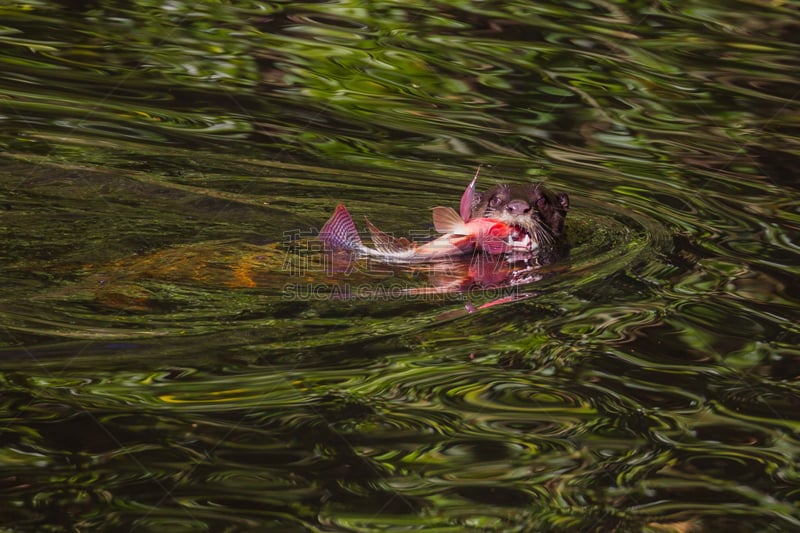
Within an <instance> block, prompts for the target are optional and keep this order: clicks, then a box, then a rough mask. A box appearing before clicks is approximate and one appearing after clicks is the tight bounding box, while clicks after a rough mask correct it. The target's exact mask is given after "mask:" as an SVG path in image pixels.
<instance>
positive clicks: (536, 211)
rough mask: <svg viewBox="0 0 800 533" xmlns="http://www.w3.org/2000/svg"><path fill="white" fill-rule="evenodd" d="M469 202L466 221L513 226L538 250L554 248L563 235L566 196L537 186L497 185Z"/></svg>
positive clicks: (567, 205)
mask: <svg viewBox="0 0 800 533" xmlns="http://www.w3.org/2000/svg"><path fill="white" fill-rule="evenodd" d="M469 200H471V201H470V202H469V203H470V204H471V205H470V206H469V213H470V218H477V217H487V218H494V219H497V220H500V221H501V222H504V223H506V224H508V225H511V226H516V227H518V228H519V229H521V230H522V231H523V232H524V233H526V234H527V235H528V237H529V238H530V239H531V240H532V241H533V242H536V243H538V244H539V246H540V247H541V248H547V247H553V246H556V245H558V244H559V242H560V241H561V240H562V237H563V235H564V222H565V220H566V217H567V211H568V210H569V196H567V194H566V193H563V192H559V193H554V192H552V191H550V190H549V189H547V188H545V187H544V186H543V185H542V184H541V183H531V184H527V185H525V184H516V183H501V184H498V185H495V186H494V187H492V188H491V189H489V190H488V191H486V192H483V193H479V192H475V193H474V195H472V197H471V198H469Z"/></svg>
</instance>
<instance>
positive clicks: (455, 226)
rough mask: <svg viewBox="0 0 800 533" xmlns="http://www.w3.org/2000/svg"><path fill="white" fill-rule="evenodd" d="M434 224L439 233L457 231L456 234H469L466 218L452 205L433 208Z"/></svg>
mask: <svg viewBox="0 0 800 533" xmlns="http://www.w3.org/2000/svg"><path fill="white" fill-rule="evenodd" d="M433 226H434V227H435V228H436V231H438V232H439V233H455V234H456V235H468V234H469V231H468V230H467V227H466V225H465V224H464V220H463V219H462V218H461V217H460V216H458V213H456V211H455V209H453V208H451V207H434V208H433Z"/></svg>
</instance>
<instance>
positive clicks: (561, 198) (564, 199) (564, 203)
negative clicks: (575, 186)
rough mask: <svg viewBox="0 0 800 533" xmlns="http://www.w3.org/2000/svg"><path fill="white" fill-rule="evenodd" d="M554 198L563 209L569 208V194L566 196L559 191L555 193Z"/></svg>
mask: <svg viewBox="0 0 800 533" xmlns="http://www.w3.org/2000/svg"><path fill="white" fill-rule="evenodd" d="M556 200H558V204H559V205H560V206H561V208H562V209H563V210H564V211H566V210H567V209H569V196H567V193H565V192H560V193H558V194H556Z"/></svg>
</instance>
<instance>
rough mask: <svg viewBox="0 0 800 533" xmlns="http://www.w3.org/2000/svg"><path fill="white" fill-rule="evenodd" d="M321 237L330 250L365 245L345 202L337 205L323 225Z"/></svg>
mask: <svg viewBox="0 0 800 533" xmlns="http://www.w3.org/2000/svg"><path fill="white" fill-rule="evenodd" d="M319 238H320V240H321V241H322V242H323V244H324V245H325V248H326V249H328V250H357V249H359V248H363V246H364V243H363V242H361V236H359V234H358V229H357V228H356V225H355V222H353V217H351V216H350V213H349V212H348V211H347V208H346V207H345V206H344V204H339V205H337V206H336V209H335V210H334V212H333V215H332V216H331V218H330V219H329V220H328V221H327V222H326V223H325V225H324V226H322V229H321V230H320V232H319Z"/></svg>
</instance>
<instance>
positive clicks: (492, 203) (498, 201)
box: [489, 196, 503, 207]
mask: <svg viewBox="0 0 800 533" xmlns="http://www.w3.org/2000/svg"><path fill="white" fill-rule="evenodd" d="M502 201H503V200H502V198H500V197H499V196H492V199H491V200H489V207H497V206H498V205H500V204H501V203H502Z"/></svg>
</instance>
